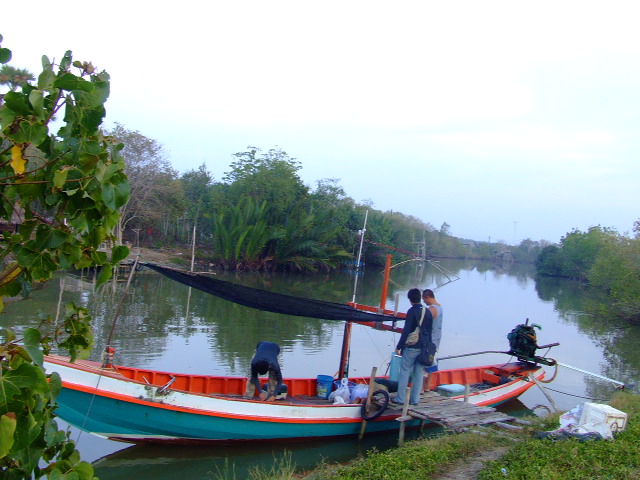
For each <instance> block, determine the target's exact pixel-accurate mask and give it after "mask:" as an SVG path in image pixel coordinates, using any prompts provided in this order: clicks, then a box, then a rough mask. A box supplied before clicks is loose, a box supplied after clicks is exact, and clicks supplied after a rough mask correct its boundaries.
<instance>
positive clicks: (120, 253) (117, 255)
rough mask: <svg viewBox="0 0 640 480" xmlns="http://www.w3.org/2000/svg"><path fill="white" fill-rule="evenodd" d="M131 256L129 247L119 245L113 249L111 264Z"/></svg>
mask: <svg viewBox="0 0 640 480" xmlns="http://www.w3.org/2000/svg"><path fill="white" fill-rule="evenodd" d="M128 256H129V247H126V246H124V245H118V246H116V247H113V249H112V250H111V264H112V265H117V264H119V263H120V262H121V261H122V260H124V259H125V258H127V257H128Z"/></svg>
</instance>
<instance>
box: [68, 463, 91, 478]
mask: <svg viewBox="0 0 640 480" xmlns="http://www.w3.org/2000/svg"><path fill="white" fill-rule="evenodd" d="M72 471H73V472H75V473H77V474H78V478H79V480H91V479H92V478H93V466H92V465H91V464H90V463H88V462H80V463H78V464H77V465H74V467H73V470H72Z"/></svg>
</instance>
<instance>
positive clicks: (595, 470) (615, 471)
mask: <svg viewBox="0 0 640 480" xmlns="http://www.w3.org/2000/svg"><path fill="white" fill-rule="evenodd" d="M609 404H610V405H611V406H612V407H614V408H617V409H619V410H621V411H623V412H625V413H626V414H627V415H628V421H627V428H626V429H625V430H624V431H623V432H621V433H619V434H617V435H616V437H615V439H614V440H611V441H608V440H589V441H580V440H579V439H576V438H566V439H557V440H549V439H539V438H537V437H536V435H535V433H536V432H540V431H550V430H555V429H556V428H558V425H559V424H558V415H549V416H546V417H533V418H529V420H530V421H532V422H533V425H532V426H530V427H526V428H525V429H524V430H523V431H522V432H521V433H520V432H516V433H514V432H512V431H509V433H504V431H498V430H494V429H493V428H491V429H489V428H487V429H484V431H483V432H482V434H479V433H460V434H446V433H445V434H442V435H440V436H438V437H435V438H429V439H418V440H413V441H410V442H406V443H405V444H403V445H402V446H400V447H396V448H392V449H389V450H386V451H384V452H376V451H371V452H368V453H367V454H366V455H365V456H362V457H360V458H357V459H355V460H353V461H351V462H349V463H347V464H332V463H330V462H325V463H323V464H321V465H319V466H318V467H317V468H316V469H315V470H313V471H309V472H296V468H295V465H294V464H292V463H291V459H290V458H288V457H287V456H286V455H285V456H283V457H282V458H279V459H275V462H274V466H273V467H272V468H271V469H269V470H261V469H256V470H254V471H252V472H250V476H249V478H250V479H251V480H267V479H269V480H294V479H296V480H382V479H384V480H425V479H431V480H469V479H478V480H498V479H500V480H503V479H505V478H512V479H519V480H584V479H590V480H597V479H603V480H604V479H616V480H638V479H640V449H639V445H640V396H638V395H633V394H632V393H628V392H617V393H616V394H615V395H614V396H613V398H612V399H611V401H610V402H609ZM354 441H356V440H355V439H354ZM214 478H216V480H235V478H234V476H233V474H230V473H229V472H226V471H223V472H217V473H216V474H215V477H214Z"/></svg>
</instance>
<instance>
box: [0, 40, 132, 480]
mask: <svg viewBox="0 0 640 480" xmlns="http://www.w3.org/2000/svg"><path fill="white" fill-rule="evenodd" d="M2 40H3V39H2V36H1V35H0V63H2V64H7V63H8V62H9V61H10V60H11V51H10V50H9V49H7V48H3V47H2V45H1V43H2ZM3 71H5V72H9V73H10V72H12V71H19V72H22V73H24V72H23V71H22V70H20V69H9V68H7V69H3ZM33 80H34V77H33V76H29V75H25V74H23V75H22V76H21V78H20V79H18V80H15V81H13V83H11V81H9V80H7V82H4V81H3V83H6V84H8V85H10V87H11V88H10V90H9V91H8V92H7V93H5V94H4V95H2V96H0V219H1V220H3V222H2V223H3V224H4V225H3V226H4V227H5V228H4V231H3V232H1V233H0V260H1V261H2V267H0V311H2V309H3V308H4V302H3V300H2V299H3V297H10V296H16V295H19V294H23V295H26V294H28V293H29V291H30V289H31V285H32V283H33V282H45V281H47V280H49V279H50V278H51V277H52V275H53V274H54V273H55V272H56V271H58V270H61V269H63V270H64V269H69V268H77V269H81V268H87V267H99V268H100V273H99V275H98V282H97V283H98V284H102V283H104V282H106V281H107V280H108V279H109V278H110V277H111V274H112V266H114V265H117V264H118V263H119V262H120V261H121V260H122V259H123V258H126V256H127V255H128V253H129V251H128V248H126V247H123V246H112V248H111V254H110V256H109V255H108V254H107V253H106V252H105V251H104V250H103V249H101V247H102V246H103V245H104V243H105V242H112V240H113V239H114V235H113V232H114V228H115V227H116V225H117V223H118V220H119V214H118V209H119V208H120V207H122V206H123V205H124V204H125V203H126V202H127V200H128V197H129V190H130V189H129V183H128V180H127V177H126V175H125V174H124V161H123V159H122V157H121V155H120V151H121V149H122V148H123V146H122V144H119V143H117V142H116V141H114V140H113V139H112V138H110V137H107V136H104V135H103V134H102V133H101V132H100V130H99V127H100V125H101V123H102V121H103V118H104V116H105V108H104V103H105V102H106V100H107V98H108V96H109V75H108V74H107V73H106V72H104V71H103V72H98V71H97V70H96V69H95V67H93V65H92V64H91V63H87V62H79V61H73V59H72V54H71V52H70V51H67V52H66V53H65V54H64V56H63V57H62V59H61V60H60V61H59V62H58V63H57V64H56V63H55V62H54V61H50V60H49V59H48V58H47V57H46V56H43V57H42V73H40V75H39V76H38V77H37V80H36V81H35V84H31V83H30V81H33ZM59 114H62V115H63V117H62V119H59V121H58V122H56V124H59V123H61V124H62V126H61V127H60V128H59V130H58V131H57V132H56V133H52V132H50V127H51V123H52V120H53V119H54V118H55V117H56V116H57V115H59ZM41 317H42V318H41V326H42V328H41V329H35V328H29V329H26V330H25V331H24V333H23V337H22V338H16V335H15V334H14V332H13V331H11V330H6V329H5V330H1V331H0V337H1V338H0V477H2V478H11V479H19V478H41V477H43V476H47V477H49V478H55V479H65V478H69V479H71V478H73V479H82V480H84V479H92V478H93V467H91V465H90V464H88V463H87V462H82V461H81V460H80V455H79V453H78V451H77V450H76V449H75V445H74V443H73V442H72V441H71V440H70V439H69V436H68V433H65V432H62V431H59V430H58V427H57V425H56V422H55V416H54V410H55V407H56V403H55V401H56V397H57V395H58V392H59V391H60V389H61V387H62V384H61V380H60V377H59V376H58V374H56V373H50V374H47V373H46V372H45V371H44V369H43V355H44V354H45V353H48V352H49V350H50V348H51V345H52V344H53V343H54V342H55V343H57V344H58V345H59V346H61V347H62V348H66V349H67V350H69V352H70V354H71V358H72V359H73V358H76V357H83V356H86V355H88V352H89V351H90V350H91V347H92V346H93V334H92V331H91V327H90V321H91V317H90V315H89V313H88V311H87V310H86V309H84V308H82V307H78V306H76V305H74V304H70V305H67V306H66V314H65V318H64V320H63V321H62V322H61V324H60V325H57V326H54V325H51V319H50V317H48V316H46V315H41ZM41 330H42V331H41Z"/></svg>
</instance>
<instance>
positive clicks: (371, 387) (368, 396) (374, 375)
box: [358, 367, 378, 440]
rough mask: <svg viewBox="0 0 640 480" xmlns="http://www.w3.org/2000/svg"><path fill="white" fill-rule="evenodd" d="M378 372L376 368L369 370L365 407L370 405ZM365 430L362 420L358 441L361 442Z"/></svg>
mask: <svg viewBox="0 0 640 480" xmlns="http://www.w3.org/2000/svg"><path fill="white" fill-rule="evenodd" d="M377 371H378V367H373V368H372V369H371V379H370V380H369V392H368V393H367V406H369V405H371V397H373V388H374V387H373V385H374V383H375V381H376V372H377ZM366 429H367V421H366V420H365V419H364V418H363V419H362V425H361V426H360V436H359V437H358V439H359V440H362V437H364V431H365V430H366Z"/></svg>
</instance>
